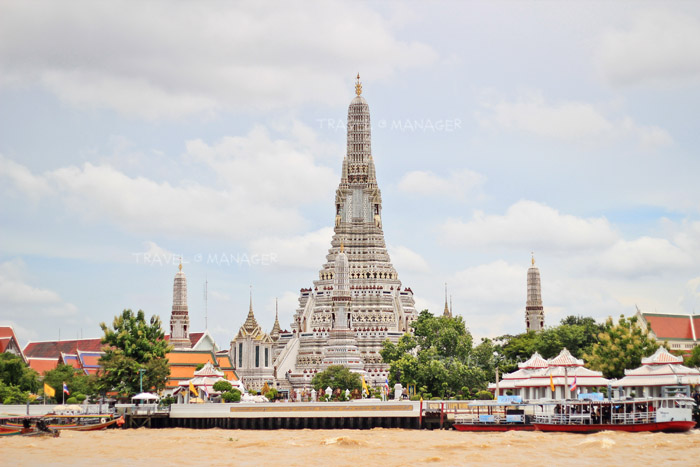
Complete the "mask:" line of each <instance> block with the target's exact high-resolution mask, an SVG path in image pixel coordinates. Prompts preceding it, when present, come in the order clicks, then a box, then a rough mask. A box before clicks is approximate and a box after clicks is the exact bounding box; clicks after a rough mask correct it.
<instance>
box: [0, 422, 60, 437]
mask: <svg viewBox="0 0 700 467" xmlns="http://www.w3.org/2000/svg"><path fill="white" fill-rule="evenodd" d="M60 435H61V433H60V432H59V431H58V430H53V429H51V428H49V427H48V425H47V424H46V422H44V421H42V420H37V422H36V424H35V426H31V422H30V420H29V419H25V420H23V423H22V424H21V425H20V426H19V427H13V428H10V427H7V426H5V425H3V426H1V427H0V436H33V437H50V438H58V437H59V436H60Z"/></svg>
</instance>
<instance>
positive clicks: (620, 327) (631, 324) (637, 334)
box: [584, 315, 659, 378]
mask: <svg viewBox="0 0 700 467" xmlns="http://www.w3.org/2000/svg"><path fill="white" fill-rule="evenodd" d="M658 348H659V343H658V342H656V340H654V339H653V338H652V337H651V336H649V329H648V326H647V328H643V327H641V326H640V325H639V323H638V322H637V317H636V316H633V317H631V318H625V317H624V315H620V319H619V320H618V322H617V324H615V323H614V322H613V319H612V318H608V320H607V321H606V322H605V325H604V329H603V331H602V332H600V333H599V334H598V343H596V344H594V345H593V348H592V349H591V352H590V353H589V354H586V355H585V357H584V358H585V359H586V360H587V361H588V366H589V367H590V368H592V369H594V370H598V371H602V372H603V376H605V377H606V378H622V377H623V376H624V373H625V369H629V368H637V367H639V366H640V365H641V364H642V358H643V357H648V356H649V355H651V354H653V353H654V352H655V351H656V349H658Z"/></svg>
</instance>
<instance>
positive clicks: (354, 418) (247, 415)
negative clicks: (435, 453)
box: [124, 401, 430, 430]
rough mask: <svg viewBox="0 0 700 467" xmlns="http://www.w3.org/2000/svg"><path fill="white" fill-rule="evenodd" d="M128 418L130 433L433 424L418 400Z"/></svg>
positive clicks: (180, 411)
mask: <svg viewBox="0 0 700 467" xmlns="http://www.w3.org/2000/svg"><path fill="white" fill-rule="evenodd" d="M140 412H141V411H139V410H136V411H134V412H133V413H127V414H125V418H126V423H125V424H124V427H125V428H139V427H144V426H145V427H149V428H178V427H179V428H225V429H244V430H276V429H304V428H311V429H342V428H347V429H370V428H377V427H382V428H408V429H418V428H421V424H423V425H424V427H425V424H426V422H427V423H429V422H430V420H426V419H424V417H423V415H422V414H421V412H422V411H421V404H420V402H415V401H390V402H380V401H376V402H375V401H352V402H309V403H303V402H302V403H299V402H294V403H290V402H287V403H266V404H253V403H235V404H173V405H172V406H171V407H170V413H169V414H163V413H140Z"/></svg>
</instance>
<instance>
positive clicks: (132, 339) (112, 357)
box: [100, 310, 172, 396]
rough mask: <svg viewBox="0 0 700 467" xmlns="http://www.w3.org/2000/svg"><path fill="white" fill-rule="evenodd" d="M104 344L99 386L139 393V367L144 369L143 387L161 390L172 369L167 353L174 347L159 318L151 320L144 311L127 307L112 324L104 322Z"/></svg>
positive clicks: (127, 393) (101, 325)
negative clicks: (133, 310) (170, 344)
mask: <svg viewBox="0 0 700 467" xmlns="http://www.w3.org/2000/svg"><path fill="white" fill-rule="evenodd" d="M100 327H101V328H102V331H103V332H104V337H103V338H102V343H103V344H105V345H107V346H108V347H106V348H105V354H104V355H103V356H102V358H101V359H100V364H101V365H102V368H103V373H102V375H101V377H100V387H101V389H102V390H103V391H110V390H114V391H117V392H118V393H119V394H120V395H122V396H131V395H133V394H136V393H137V392H138V391H139V389H140V387H139V370H145V371H144V372H143V387H144V389H146V388H147V389H151V390H155V391H160V390H162V389H163V388H165V383H166V381H167V378H168V375H169V374H170V368H169V364H168V359H167V358H166V354H167V353H168V352H169V351H170V350H171V349H172V347H171V346H169V345H168V343H167V342H166V340H165V333H164V332H163V330H162V328H161V323H160V318H159V317H157V316H155V315H154V316H151V319H150V321H149V322H147V321H146V317H145V314H144V312H143V311H141V310H139V311H138V312H137V313H136V314H134V313H133V312H132V311H131V310H124V311H123V312H122V313H121V315H117V316H115V317H114V321H113V323H112V327H111V328H110V327H108V326H107V325H106V324H105V323H101V324H100Z"/></svg>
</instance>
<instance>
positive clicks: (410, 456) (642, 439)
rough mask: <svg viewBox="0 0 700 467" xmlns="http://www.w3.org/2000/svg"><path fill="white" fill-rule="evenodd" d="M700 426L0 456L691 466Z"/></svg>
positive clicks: (346, 435) (130, 442)
mask: <svg viewBox="0 0 700 467" xmlns="http://www.w3.org/2000/svg"><path fill="white" fill-rule="evenodd" d="M699 463H700V430H693V431H691V432H689V433H682V434H664V433H621V432H602V433H597V434H593V435H577V434H567V433H547V434H545V433H539V432H515V431H513V432H507V433H463V432H457V431H440V430H436V431H427V430H400V429H382V428H375V429H372V430H276V431H262V430H261V431H247V430H246V431H244V430H222V429H210V430H193V429H185V428H169V429H162V430H152V429H146V428H140V429H131V430H114V429H112V430H105V431H98V432H69V431H68V432H66V431H64V432H62V433H61V436H60V437H59V438H22V437H17V436H16V437H6V438H0V464H2V465H13V466H15V465H79V466H80V465H86V466H87V465H90V466H95V465H144V464H150V465H164V464H165V465H187V466H200V465H207V466H208V465H236V466H265V465H284V466H300V467H310V466H353V467H357V466H363V467H366V466H374V465H379V466H382V467H386V466H397V465H402V466H403V465H405V466H409V465H410V466H412V465H485V464H489V465H546V466H549V467H554V466H558V465H595V466H601V465H620V466H623V465H624V466H629V465H633V466H639V465H657V466H669V465H698V464H699Z"/></svg>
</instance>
